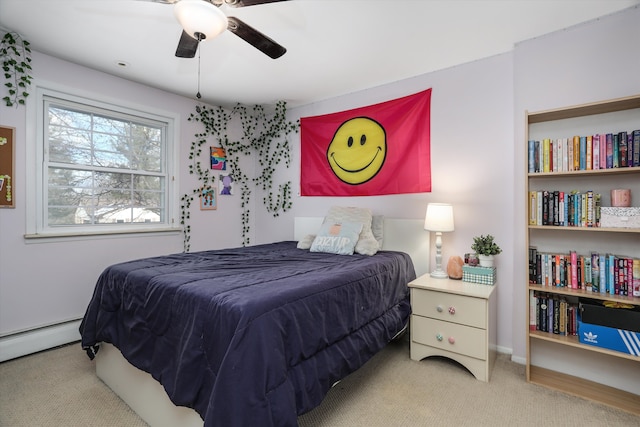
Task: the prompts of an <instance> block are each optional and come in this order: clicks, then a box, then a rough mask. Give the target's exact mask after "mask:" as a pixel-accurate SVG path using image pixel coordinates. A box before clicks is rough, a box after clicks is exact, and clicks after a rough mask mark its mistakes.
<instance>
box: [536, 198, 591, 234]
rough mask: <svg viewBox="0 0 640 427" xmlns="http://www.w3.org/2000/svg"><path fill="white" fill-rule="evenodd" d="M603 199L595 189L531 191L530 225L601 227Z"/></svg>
mask: <svg viewBox="0 0 640 427" xmlns="http://www.w3.org/2000/svg"><path fill="white" fill-rule="evenodd" d="M601 199H602V197H601V195H600V194H599V193H594V192H593V191H585V192H580V191H575V190H574V191H570V192H569V191H559V190H541V191H530V192H529V225H555V226H567V227H599V226H600V203H601Z"/></svg>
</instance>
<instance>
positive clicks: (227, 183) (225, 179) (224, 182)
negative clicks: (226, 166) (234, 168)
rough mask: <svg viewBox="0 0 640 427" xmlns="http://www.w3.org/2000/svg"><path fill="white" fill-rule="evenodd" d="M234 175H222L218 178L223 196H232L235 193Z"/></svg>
mask: <svg viewBox="0 0 640 427" xmlns="http://www.w3.org/2000/svg"><path fill="white" fill-rule="evenodd" d="M232 183H233V177H232V176H231V175H220V179H218V186H219V188H220V194H221V195H223V196H230V195H232V194H233V185H232Z"/></svg>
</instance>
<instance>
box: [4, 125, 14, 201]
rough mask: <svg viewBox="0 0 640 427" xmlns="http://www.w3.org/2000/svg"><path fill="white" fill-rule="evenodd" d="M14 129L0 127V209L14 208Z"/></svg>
mask: <svg viewBox="0 0 640 427" xmlns="http://www.w3.org/2000/svg"><path fill="white" fill-rule="evenodd" d="M15 132H16V130H15V129H14V128H9V127H4V126H0V208H14V207H15V200H14V198H13V194H14V191H13V186H14V181H13V178H14V176H15V175H14V173H15V171H14V161H15Z"/></svg>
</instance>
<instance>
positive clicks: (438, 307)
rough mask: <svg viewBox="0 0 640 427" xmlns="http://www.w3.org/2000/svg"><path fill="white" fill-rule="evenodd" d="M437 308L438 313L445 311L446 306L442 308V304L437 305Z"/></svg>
mask: <svg viewBox="0 0 640 427" xmlns="http://www.w3.org/2000/svg"><path fill="white" fill-rule="evenodd" d="M436 310H437V312H438V313H442V312H443V311H444V308H442V306H441V305H439V306H437V307H436Z"/></svg>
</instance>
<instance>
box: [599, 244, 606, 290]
mask: <svg viewBox="0 0 640 427" xmlns="http://www.w3.org/2000/svg"><path fill="white" fill-rule="evenodd" d="M598 265H599V267H600V293H601V294H604V293H606V292H607V265H606V262H605V256H604V255H603V254H602V255H600V261H599V262H598Z"/></svg>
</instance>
